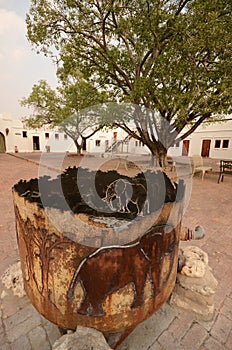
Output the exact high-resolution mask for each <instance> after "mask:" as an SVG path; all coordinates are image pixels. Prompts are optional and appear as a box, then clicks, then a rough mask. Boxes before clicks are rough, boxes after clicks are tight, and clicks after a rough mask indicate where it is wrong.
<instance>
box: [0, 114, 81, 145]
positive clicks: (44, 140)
mask: <svg viewBox="0 0 232 350" xmlns="http://www.w3.org/2000/svg"><path fill="white" fill-rule="evenodd" d="M70 141H72V140H70V138H68V137H67V135H66V134H64V133H60V132H59V131H58V130H56V129H49V128H41V129H28V128H25V126H24V124H23V123H22V121H21V120H17V119H11V118H10V117H9V116H8V115H0V152H38V151H42V152H44V151H46V150H48V149H49V150H50V151H51V152H63V151H66V150H68V148H70V144H71V142H70ZM73 146H74V145H73V142H72V148H71V151H73V150H75V147H73Z"/></svg>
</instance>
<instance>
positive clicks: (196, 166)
mask: <svg viewBox="0 0 232 350" xmlns="http://www.w3.org/2000/svg"><path fill="white" fill-rule="evenodd" d="M191 162H192V167H193V176H194V174H195V173H199V172H201V173H202V177H201V179H202V180H203V178H204V175H205V173H206V171H210V170H212V167H210V166H204V164H203V158H202V157H201V156H199V155H193V156H192V157H191Z"/></svg>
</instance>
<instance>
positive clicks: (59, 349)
mask: <svg viewBox="0 0 232 350" xmlns="http://www.w3.org/2000/svg"><path fill="white" fill-rule="evenodd" d="M52 349H53V350H67V349H72V350H85V349H94V350H111V348H110V347H109V345H108V344H107V342H106V340H105V338H104V336H103V334H102V333H101V332H99V331H97V330H96V329H93V328H87V327H82V326H78V327H77V329H76V332H74V333H72V334H66V335H63V336H62V337H61V338H60V339H58V340H57V341H56V342H55V343H54V345H53V347H52Z"/></svg>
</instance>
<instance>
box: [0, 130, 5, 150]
mask: <svg viewBox="0 0 232 350" xmlns="http://www.w3.org/2000/svg"><path fill="white" fill-rule="evenodd" d="M0 152H3V153H5V152H6V141H5V136H4V135H3V134H2V133H1V132H0Z"/></svg>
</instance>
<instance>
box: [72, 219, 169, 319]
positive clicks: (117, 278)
mask: <svg viewBox="0 0 232 350" xmlns="http://www.w3.org/2000/svg"><path fill="white" fill-rule="evenodd" d="M166 231H167V232H166ZM175 245H176V234H175V230H174V229H173V228H169V229H167V225H163V226H156V227H152V228H151V229H150V230H149V231H147V232H146V233H145V234H144V235H143V236H142V237H141V238H140V240H139V241H137V242H135V243H133V244H131V245H125V246H108V247H102V248H99V249H97V250H96V251H95V252H94V253H92V254H91V255H89V256H87V257H86V258H84V259H83V260H82V261H81V263H80V265H79V266H78V269H77V270H76V272H75V274H74V276H73V278H72V281H71V284H70V286H69V290H68V294H67V297H68V300H69V301H71V300H72V299H73V297H74V289H75V287H76V285H77V283H78V282H80V283H81V286H82V288H83V290H84V298H83V301H82V304H81V306H80V308H79V310H78V313H80V314H84V315H89V316H102V315H104V311H103V308H102V303H103V301H104V300H105V298H106V297H107V296H108V295H110V294H111V293H113V292H116V291H117V290H119V289H120V288H123V287H125V286H126V285H127V284H129V283H132V285H133V289H134V300H133V303H132V305H131V307H132V308H135V307H139V306H142V305H143V297H144V287H145V284H146V280H147V278H149V279H150V281H151V283H152V290H153V295H154V296H155V295H157V294H158V293H159V292H160V274H161V270H162V266H163V261H164V257H165V256H167V255H169V257H170V261H172V262H173V254H174V250H175ZM171 267H172V266H171V264H170V266H169V271H168V272H167V273H166V280H167V279H168V277H169V275H170V271H171ZM164 283H165V281H164Z"/></svg>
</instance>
